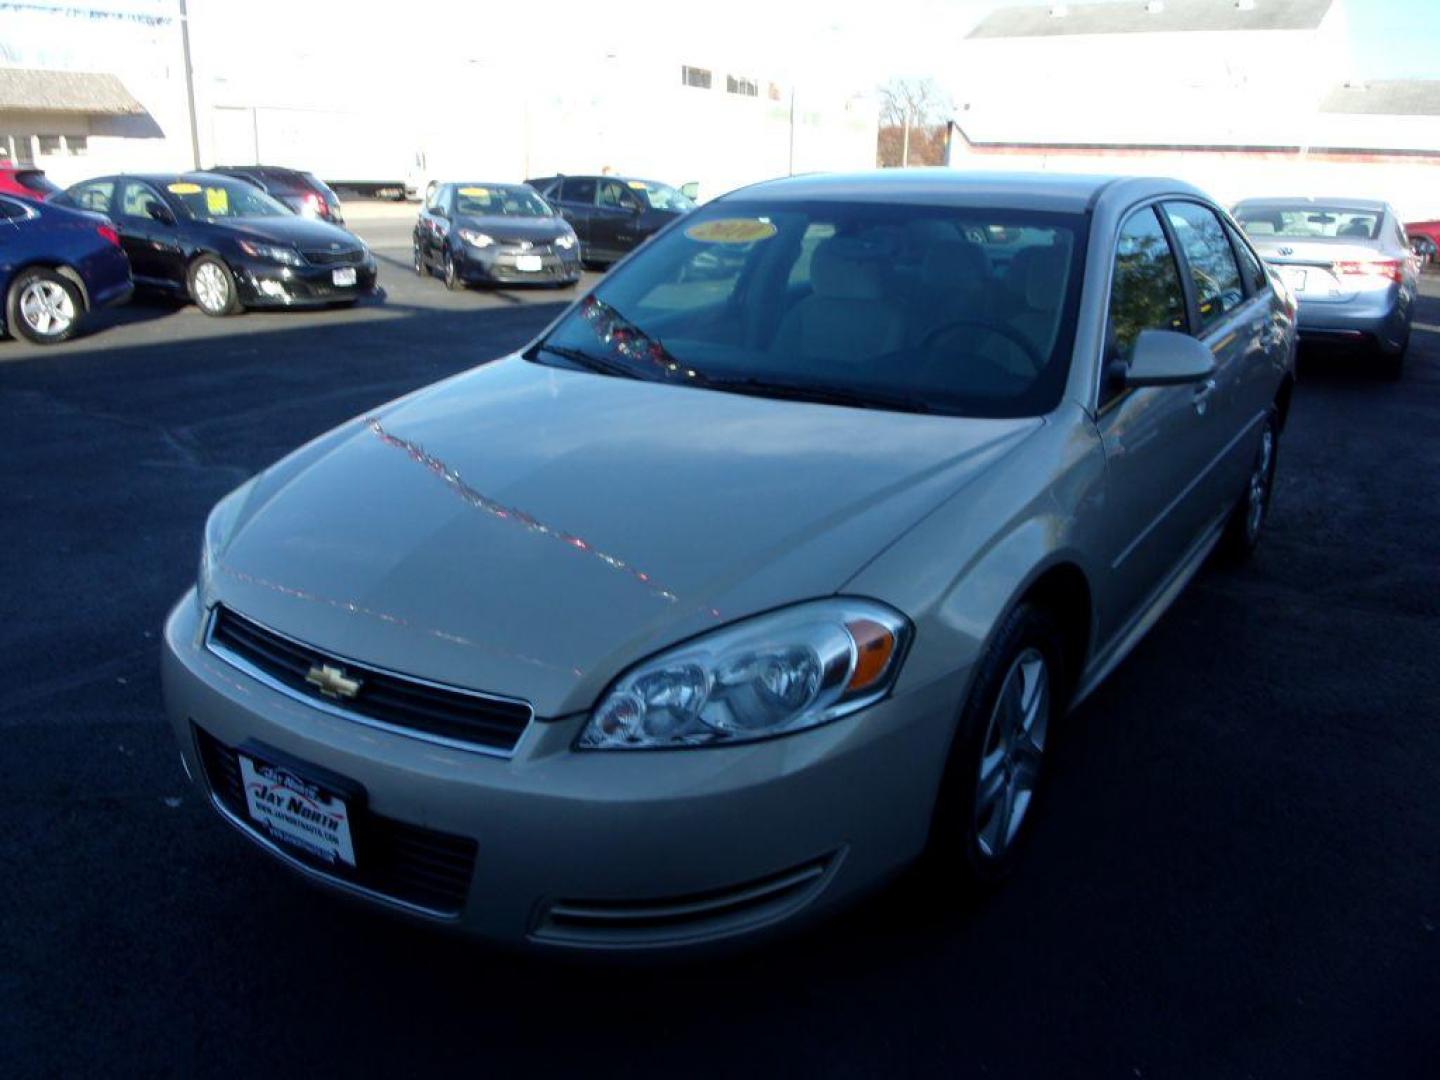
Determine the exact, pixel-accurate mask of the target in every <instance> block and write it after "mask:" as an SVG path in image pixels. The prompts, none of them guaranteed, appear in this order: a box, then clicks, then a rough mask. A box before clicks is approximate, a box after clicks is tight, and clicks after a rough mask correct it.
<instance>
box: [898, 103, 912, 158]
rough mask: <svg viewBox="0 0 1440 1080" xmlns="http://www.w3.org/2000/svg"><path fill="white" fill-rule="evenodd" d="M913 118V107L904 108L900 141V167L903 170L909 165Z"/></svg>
mask: <svg viewBox="0 0 1440 1080" xmlns="http://www.w3.org/2000/svg"><path fill="white" fill-rule="evenodd" d="M914 116H915V106H914V105H906V106H905V134H904V136H903V137H902V139H901V141H900V165H901V167H902V168H903V167H904V166H906V165H909V164H910V123H911V121H912V120H913V118H914Z"/></svg>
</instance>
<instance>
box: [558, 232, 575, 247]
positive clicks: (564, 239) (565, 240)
mask: <svg viewBox="0 0 1440 1080" xmlns="http://www.w3.org/2000/svg"><path fill="white" fill-rule="evenodd" d="M555 246H556V247H557V248H559V249H560V250H561V251H569V250H570V249H571V248H573V247H574V246H575V234H574V233H568V232H567V233H562V234H561V235H560V236H558V237H556V238H555Z"/></svg>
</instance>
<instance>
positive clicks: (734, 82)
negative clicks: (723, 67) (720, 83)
mask: <svg viewBox="0 0 1440 1080" xmlns="http://www.w3.org/2000/svg"><path fill="white" fill-rule="evenodd" d="M725 92H726V93H727V94H739V95H740V96H741V97H759V96H760V87H759V86H758V85H757V84H756V82H755V80H754V79H746V78H743V77H737V76H734V75H726V76H725Z"/></svg>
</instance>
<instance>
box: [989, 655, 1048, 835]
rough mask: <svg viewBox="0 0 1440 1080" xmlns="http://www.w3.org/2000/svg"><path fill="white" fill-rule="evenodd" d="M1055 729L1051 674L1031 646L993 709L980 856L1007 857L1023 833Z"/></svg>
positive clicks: (1016, 663) (1012, 670) (1007, 677)
mask: <svg viewBox="0 0 1440 1080" xmlns="http://www.w3.org/2000/svg"><path fill="white" fill-rule="evenodd" d="M1049 726H1050V670H1049V666H1048V665H1047V664H1046V662H1045V655H1044V654H1043V653H1042V652H1041V651H1040V650H1039V649H1036V648H1027V649H1025V650H1024V651H1023V652H1021V653H1020V655H1019V656H1017V657H1016V658H1015V660H1014V662H1013V663H1012V664H1011V665H1010V670H1009V671H1008V672H1006V674H1005V678H1004V680H1003V681H1002V682H1001V684H1000V693H999V694H998V695H997V696H996V698H995V706H994V708H993V709H991V711H990V722H989V725H988V727H987V728H986V731H985V741H984V742H983V744H982V747H981V753H980V777H979V782H978V783H977V784H976V787H975V837H976V840H977V841H978V843H979V847H980V854H981V855H982V856H984V857H985V858H987V859H991V860H996V859H1000V858H1002V857H1003V856H1004V855H1005V853H1006V852H1007V851H1008V850H1009V848H1010V845H1011V844H1012V843H1013V842H1014V840H1015V837H1016V836H1017V835H1018V834H1019V832H1020V826H1021V825H1022V824H1023V823H1024V820H1025V814H1026V812H1027V811H1028V810H1029V809H1030V803H1031V800H1032V799H1033V798H1034V794H1035V784H1036V781H1037V780H1038V779H1039V776H1040V764H1041V761H1042V759H1043V757H1044V754H1045V736H1046V733H1047V731H1048V729H1049Z"/></svg>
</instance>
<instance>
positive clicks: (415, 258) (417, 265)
mask: <svg viewBox="0 0 1440 1080" xmlns="http://www.w3.org/2000/svg"><path fill="white" fill-rule="evenodd" d="M410 265H411V267H412V268H413V269H414V271H415V273H416V274H418V275H419V276H420V277H424V276H425V255H424V253H423V252H422V251H421V250H420V241H419V240H412V241H411V242H410Z"/></svg>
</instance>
